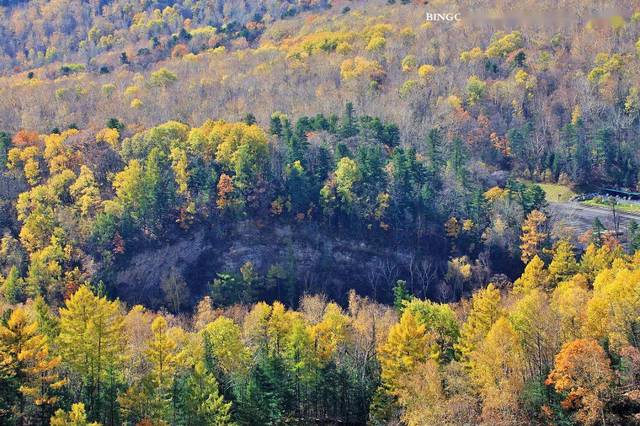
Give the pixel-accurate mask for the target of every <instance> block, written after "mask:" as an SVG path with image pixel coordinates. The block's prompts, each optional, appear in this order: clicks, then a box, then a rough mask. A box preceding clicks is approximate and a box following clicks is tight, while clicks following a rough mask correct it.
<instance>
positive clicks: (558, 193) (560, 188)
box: [526, 181, 576, 203]
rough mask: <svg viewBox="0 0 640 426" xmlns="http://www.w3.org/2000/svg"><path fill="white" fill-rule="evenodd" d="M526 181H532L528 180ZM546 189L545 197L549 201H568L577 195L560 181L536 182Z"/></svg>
mask: <svg viewBox="0 0 640 426" xmlns="http://www.w3.org/2000/svg"><path fill="white" fill-rule="evenodd" d="M526 183H532V182H530V181H526ZM536 185H538V186H540V188H542V189H543V190H544V193H545V198H546V200H547V202H549V203H566V202H567V201H569V200H570V199H571V197H573V196H574V195H576V193H575V192H573V191H572V190H571V188H569V187H568V186H565V185H560V184H558V183H536Z"/></svg>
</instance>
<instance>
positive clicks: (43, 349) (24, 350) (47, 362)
mask: <svg viewBox="0 0 640 426" xmlns="http://www.w3.org/2000/svg"><path fill="white" fill-rule="evenodd" d="M59 365H60V357H54V356H51V355H50V354H49V344H48V342H47V338H46V337H45V336H44V335H42V334H40V333H39V332H38V323H37V322H31V321H29V319H28V318H27V314H26V312H25V311H24V309H23V308H16V309H15V310H14V311H13V312H12V313H11V315H10V316H9V319H8V321H7V325H6V326H3V325H0V377H3V376H4V377H8V378H10V379H11V380H9V381H7V382H6V385H7V387H9V389H6V390H3V392H4V391H7V392H9V393H12V394H14V395H15V396H16V397H17V402H16V404H15V406H13V407H12V409H11V411H12V412H13V418H14V420H15V421H16V424H33V423H35V422H37V421H38V419H40V418H42V417H43V416H44V417H45V418H47V417H48V416H47V415H46V413H47V411H48V410H49V409H50V408H51V407H52V406H53V405H54V404H55V403H56V402H57V401H58V397H57V396H56V390H57V389H60V388H61V387H62V386H63V385H64V384H65V382H66V381H65V380H64V379H60V378H59V376H58V373H57V371H56V370H57V368H58V366H59ZM13 383H16V386H15V388H14V389H11V387H13V386H12V384H13ZM3 386H4V384H3ZM49 415H50V414H49Z"/></svg>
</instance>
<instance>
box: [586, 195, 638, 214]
mask: <svg viewBox="0 0 640 426" xmlns="http://www.w3.org/2000/svg"><path fill="white" fill-rule="evenodd" d="M582 204H584V205H585V206H590V207H600V208H603V209H608V210H611V205H609V204H608V203H606V202H605V201H604V200H599V199H597V198H592V199H590V200H587V201H583V202H582ZM616 210H617V211H619V212H621V213H630V214H640V204H637V203H626V202H620V201H618V205H617V206H616Z"/></svg>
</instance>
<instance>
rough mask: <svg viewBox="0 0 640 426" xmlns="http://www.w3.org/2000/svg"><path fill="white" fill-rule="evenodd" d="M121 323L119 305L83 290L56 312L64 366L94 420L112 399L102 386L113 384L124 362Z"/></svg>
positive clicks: (121, 316) (79, 290)
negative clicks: (83, 392)
mask: <svg viewBox="0 0 640 426" xmlns="http://www.w3.org/2000/svg"><path fill="white" fill-rule="evenodd" d="M123 319H124V317H123V315H122V312H121V306H120V302H118V301H117V300H115V301H109V300H108V299H107V298H106V297H104V296H98V295H95V294H94V293H93V292H92V291H91V290H90V289H89V287H87V286H81V287H80V288H79V289H78V291H76V292H75V293H74V294H73V295H72V296H71V297H70V298H69V299H67V301H66V302H65V306H64V307H63V308H61V309H60V335H59V336H58V346H59V348H60V352H61V354H62V358H63V360H64V363H65V364H66V365H67V366H68V367H69V368H70V369H71V370H72V371H73V372H74V373H76V374H78V375H79V376H80V378H81V380H82V385H83V387H84V388H85V390H86V393H87V395H88V396H87V402H88V404H89V406H88V411H89V412H90V413H91V414H92V415H93V416H94V417H95V418H99V417H100V416H101V414H102V413H103V410H104V409H110V408H109V407H102V406H101V401H104V400H105V399H106V400H109V399H110V398H111V399H115V395H113V393H112V392H106V389H104V383H105V382H106V381H109V382H111V381H113V379H114V376H115V375H117V373H118V370H119V369H120V368H121V366H122V362H123V361H124V360H123V357H122V353H123V352H124V333H123ZM105 405H106V404H105ZM111 414H112V413H111Z"/></svg>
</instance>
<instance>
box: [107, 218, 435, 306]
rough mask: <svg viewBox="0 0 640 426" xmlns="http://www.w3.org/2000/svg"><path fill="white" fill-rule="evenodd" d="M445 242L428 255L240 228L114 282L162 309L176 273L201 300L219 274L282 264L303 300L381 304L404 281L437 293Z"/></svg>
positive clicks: (306, 232)
mask: <svg viewBox="0 0 640 426" xmlns="http://www.w3.org/2000/svg"><path fill="white" fill-rule="evenodd" d="M444 244H446V243H445V242H443V241H441V240H434V241H428V242H425V243H424V244H421V246H424V247H427V248H428V251H427V250H423V254H417V250H409V249H406V248H403V247H397V246H395V245H394V244H393V243H389V242H376V243H373V242H365V241H362V240H356V239H351V238H346V237H338V236H329V235H327V234H325V233H323V232H322V231H321V229H320V228H319V227H318V226H314V225H300V226H294V227H292V226H290V225H278V226H276V225H273V224H270V225H269V226H261V225H260V224H256V223H255V222H253V221H244V222H240V223H238V224H237V225H236V226H234V227H233V229H229V228H226V229H217V228H214V229H206V230H205V229H199V230H197V231H194V232H192V233H191V234H189V235H188V236H186V237H184V238H182V239H179V240H177V241H174V242H172V243H170V244H167V245H165V246H163V247H161V248H156V249H149V250H145V251H142V252H140V253H137V254H135V255H133V256H131V259H130V261H129V262H128V263H127V264H126V265H123V266H122V267H121V269H120V271H119V272H118V273H117V274H116V277H115V282H114V284H115V289H116V292H117V294H118V296H119V297H120V298H122V299H123V300H125V301H128V302H129V303H145V304H147V305H151V306H159V305H160V304H161V300H162V290H161V289H160V283H161V282H162V281H163V280H164V279H165V278H166V277H167V276H168V275H169V273H170V272H171V271H176V272H178V273H179V274H180V275H182V277H183V278H184V279H185V280H186V282H187V283H188V285H189V288H190V290H191V293H192V296H193V297H194V299H195V298H198V297H200V296H202V295H203V294H204V293H205V292H206V291H207V286H208V284H209V283H210V282H211V281H212V280H213V279H214V278H216V276H217V274H218V273H234V274H237V273H238V272H239V270H240V268H241V267H242V265H244V264H245V263H246V262H251V263H252V264H253V266H254V268H255V270H256V271H257V272H258V274H259V275H261V276H266V274H267V273H268V271H269V268H271V267H272V266H274V265H278V266H280V267H281V268H283V269H284V270H286V271H288V273H290V274H292V275H293V276H294V277H295V278H294V280H295V286H296V293H298V294H303V293H305V292H308V293H319V292H322V293H324V294H326V295H327V296H329V297H330V298H333V299H336V300H344V299H345V296H346V294H347V292H348V291H349V290H350V289H355V290H356V291H357V292H358V293H360V294H364V295H371V296H373V297H375V298H376V299H378V300H387V301H389V300H390V298H391V289H392V287H393V284H394V283H395V282H396V280H398V279H404V280H407V281H408V282H409V284H410V285H412V286H414V288H416V289H418V288H419V289H420V290H419V291H423V292H424V291H425V290H426V291H427V292H428V291H429V290H430V289H432V288H434V287H435V280H436V275H437V274H438V272H441V271H442V270H443V269H442V268H444V263H445V262H444V258H443V257H446V249H444V247H445V246H444Z"/></svg>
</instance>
